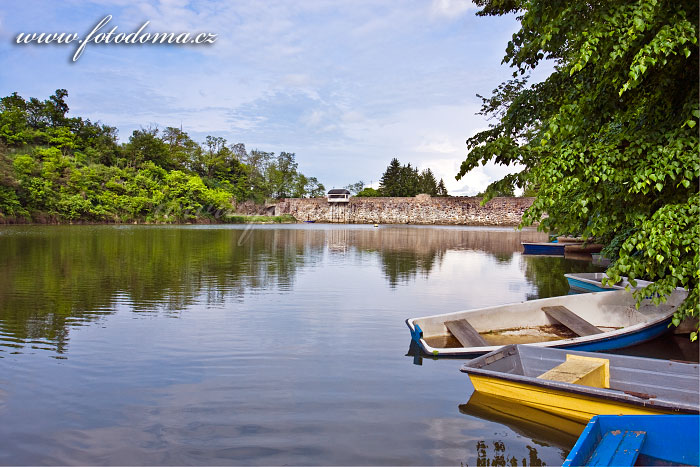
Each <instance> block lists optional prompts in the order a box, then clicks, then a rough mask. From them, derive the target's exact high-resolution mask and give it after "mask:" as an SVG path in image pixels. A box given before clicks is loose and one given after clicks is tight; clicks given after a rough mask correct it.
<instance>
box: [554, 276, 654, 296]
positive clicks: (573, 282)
mask: <svg viewBox="0 0 700 467" xmlns="http://www.w3.org/2000/svg"><path fill="white" fill-rule="evenodd" d="M564 277H566V280H567V281H568V282H569V288H570V289H571V290H573V291H574V292H579V293H587V292H607V291H611V290H622V289H625V288H626V287H627V286H629V287H630V289H631V290H637V289H643V288H644V287H646V286H647V285H649V284H651V282H649V281H644V280H641V279H637V280H636V281H635V282H636V285H635V286H634V287H633V286H632V284H630V283H629V281H628V280H627V278H626V277H623V278H622V280H621V281H620V282H618V283H617V284H608V285H603V279H606V278H607V277H608V276H607V274H605V273H604V272H579V273H571V274H564Z"/></svg>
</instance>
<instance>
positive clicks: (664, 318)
mask: <svg viewBox="0 0 700 467" xmlns="http://www.w3.org/2000/svg"><path fill="white" fill-rule="evenodd" d="M609 292H610V291H602V292H591V294H599V293H604V294H607V293H609ZM613 292H617V293H623V292H624V290H621V291H613ZM578 295H587V294H578ZM558 298H561V297H547V298H538V299H535V300H526V301H523V302H515V303H509V304H505V305H492V306H487V307H481V308H474V309H470V310H461V311H455V312H451V313H442V314H438V315H430V316H421V317H417V318H407V319H406V321H405V322H406V325H407V326H408V328H409V330H410V331H411V335H412V336H413V335H414V334H415V332H416V321H418V320H424V319H435V318H441V317H445V318H448V317H455V316H457V315H462V314H464V313H471V312H474V313H476V312H483V311H488V310H493V309H497V308H503V307H507V306H516V305H522V304H525V303H528V304H531V303H536V302H540V303H549V302H550V301H551V302H554V301H556V299H558ZM674 313H675V309H674V308H671V309H670V310H668V312H666V313H664V314H661V315H660V316H658V317H656V318H652V319H649V320H648V321H643V322H641V323H637V324H633V325H631V326H625V327H622V328H619V329H614V330H610V331H605V332H602V333H600V334H593V335H589V336H577V337H570V338H568V339H556V340H549V341H543V342H532V343H528V344H527V345H532V346H535V347H547V348H549V347H554V348H567V347H572V346H578V345H585V344H589V343H596V342H605V341H608V340H612V339H617V338H621V337H624V336H626V335H633V334H635V333H639V332H643V331H644V330H646V329H651V328H653V327H655V326H658V325H660V324H662V323H664V322H668V323H669V324H670V322H671V319H672V318H673V314H674ZM414 340H415V339H414ZM640 342H641V341H640ZM417 343H418V344H419V345H420V347H421V349H422V350H423V351H424V352H425V353H426V354H428V355H443V356H465V355H472V356H479V355H483V354H485V353H489V352H493V351H495V350H498V349H500V348H501V347H504V345H503V344H501V345H489V346H481V347H432V346H431V345H429V344H428V343H427V342H426V341H425V339H424V338H423V337H422V336H421V337H420V339H419V342H417ZM505 345H509V344H505ZM436 352H437V354H436Z"/></svg>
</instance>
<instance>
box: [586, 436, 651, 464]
mask: <svg viewBox="0 0 700 467" xmlns="http://www.w3.org/2000/svg"><path fill="white" fill-rule="evenodd" d="M645 439H646V432H644V431H621V430H614V431H608V432H607V433H605V434H604V435H603V438H602V439H601V441H600V443H599V444H598V446H597V447H596V448H595V451H594V452H593V454H591V457H590V458H589V459H588V461H586V465H634V463H635V462H636V460H637V457H638V456H639V450H640V449H641V448H642V445H643V444H644V440H645Z"/></svg>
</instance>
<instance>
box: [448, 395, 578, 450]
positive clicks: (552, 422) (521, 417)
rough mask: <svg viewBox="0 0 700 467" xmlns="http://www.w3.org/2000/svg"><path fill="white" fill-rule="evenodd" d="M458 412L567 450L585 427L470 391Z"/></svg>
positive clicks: (515, 403) (565, 419) (511, 402)
mask: <svg viewBox="0 0 700 467" xmlns="http://www.w3.org/2000/svg"><path fill="white" fill-rule="evenodd" d="M459 411H460V412H461V413H464V414H467V415H472V416H475V417H479V418H482V419H484V420H490V421H492V422H496V423H500V424H502V425H507V426H508V427H510V428H511V429H512V430H513V431H515V432H516V433H518V434H520V435H522V436H524V437H526V438H530V439H533V440H536V441H538V442H540V443H542V444H553V445H555V446H558V447H560V448H562V449H566V450H568V449H571V446H573V445H574V443H576V439H577V438H578V436H579V435H580V434H581V432H582V431H583V429H584V428H585V425H584V424H583V423H579V422H576V421H573V420H570V419H568V418H564V417H559V416H557V415H554V414H551V413H549V412H545V411H542V410H538V409H534V408H532V407H527V406H523V405H521V404H518V403H517V402H514V401H512V400H509V399H504V398H501V397H495V396H492V395H489V394H484V393H482V392H478V391H474V393H472V396H471V397H470V398H469V402H467V403H466V404H461V405H460V406H459Z"/></svg>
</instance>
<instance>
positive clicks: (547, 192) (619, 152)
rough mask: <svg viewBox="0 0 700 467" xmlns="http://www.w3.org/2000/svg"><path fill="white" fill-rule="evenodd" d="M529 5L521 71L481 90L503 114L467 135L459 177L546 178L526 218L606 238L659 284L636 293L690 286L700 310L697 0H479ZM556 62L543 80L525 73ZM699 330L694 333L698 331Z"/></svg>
mask: <svg viewBox="0 0 700 467" xmlns="http://www.w3.org/2000/svg"><path fill="white" fill-rule="evenodd" d="M477 4H478V5H480V6H481V7H483V9H482V10H481V12H480V13H479V14H480V15H500V14H505V13H509V12H512V11H519V14H520V15H521V16H520V21H521V29H520V30H519V31H518V32H517V33H515V34H514V35H513V39H512V40H511V41H510V42H509V44H508V46H507V48H506V56H505V58H504V62H506V63H509V64H510V65H511V66H512V67H514V68H515V69H516V71H515V73H514V77H516V76H518V75H519V76H523V77H522V78H515V79H513V80H511V81H508V82H506V83H504V84H502V85H501V86H499V87H498V88H497V89H495V90H494V92H493V95H492V97H490V98H488V99H483V98H482V99H483V106H482V113H484V114H486V115H490V116H494V117H497V118H498V122H497V123H495V124H494V125H492V126H491V128H490V129H488V130H486V131H483V132H481V133H479V134H477V135H475V136H474V137H472V138H470V139H469V140H468V141H467V145H468V148H469V149H470V152H469V154H468V156H467V159H466V160H465V161H464V162H463V163H462V166H461V168H460V172H459V174H458V175H457V178H458V179H459V178H460V177H461V176H463V175H464V174H466V173H467V172H468V171H470V170H471V169H473V168H475V167H476V166H478V165H480V164H484V163H486V162H487V161H494V162H496V163H498V164H505V165H516V164H517V165H518V166H519V167H524V169H523V170H522V171H521V172H519V173H516V174H513V175H509V176H508V177H506V178H505V179H504V180H501V181H500V182H498V183H496V184H493V185H492V186H491V187H490V188H489V190H487V192H486V195H487V197H488V196H493V195H494V194H495V193H496V191H497V190H499V189H501V190H502V189H504V188H505V187H506V186H511V187H512V186H519V187H521V188H522V187H526V186H528V187H537V192H536V198H535V201H534V203H533V205H532V207H531V208H530V209H529V210H528V211H527V212H526V213H525V216H524V218H523V224H524V225H528V224H532V223H534V222H540V228H541V229H543V230H555V231H557V232H559V233H561V234H573V235H582V236H583V237H585V238H590V237H596V238H598V239H599V240H601V241H603V242H604V243H606V244H608V246H607V248H606V255H607V256H608V257H610V258H613V259H615V260H616V261H615V262H614V263H613V264H612V266H611V267H610V269H609V270H608V275H609V276H610V279H611V281H617V280H618V278H619V276H620V275H626V276H629V277H630V278H631V279H636V278H644V279H647V280H651V281H654V284H653V285H651V286H649V287H647V288H646V289H644V290H642V291H639V292H637V294H636V296H637V298H638V299H639V300H641V299H643V297H647V296H653V297H655V299H654V300H656V301H657V302H658V301H662V300H663V297H664V296H665V295H668V294H669V293H670V292H671V291H672V290H673V289H674V288H676V287H683V288H685V289H687V290H688V292H689V294H688V298H687V300H686V301H685V302H684V304H683V305H682V306H681V307H680V308H679V310H678V313H676V317H675V319H674V323H676V324H677V323H678V322H680V319H681V318H683V317H684V316H698V313H699V311H700V306H699V304H698V298H699V297H698V287H699V280H698V279H699V272H698V271H699V262H700V240H699V239H700V232H699V231H698V222H700V213H699V212H698V204H699V203H700V200H699V198H698V187H699V177H700V160H698V153H699V152H700V146H699V144H698V128H697V124H698V119H699V117H700V109H699V108H698V99H699V95H698V88H699V83H698V73H697V70H698V66H699V64H698V37H697V36H698V3H697V1H689V0H683V1H678V2H669V1H659V0H638V1H631V0H628V1H619V2H599V3H590V2H582V1H573V2H548V1H544V0H536V1H531V2H527V3H520V2H510V1H503V0H491V1H488V0H479V1H478V2H477ZM544 59H549V60H550V61H552V62H553V63H554V64H555V67H554V72H553V73H552V74H551V75H550V76H549V77H548V78H547V79H546V80H545V81H543V82H541V83H536V84H532V85H528V84H527V76H526V75H527V73H528V72H529V71H530V70H532V69H534V68H535V67H537V66H538V65H539V64H540V62H541V61H542V60H544ZM693 337H695V336H693Z"/></svg>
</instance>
